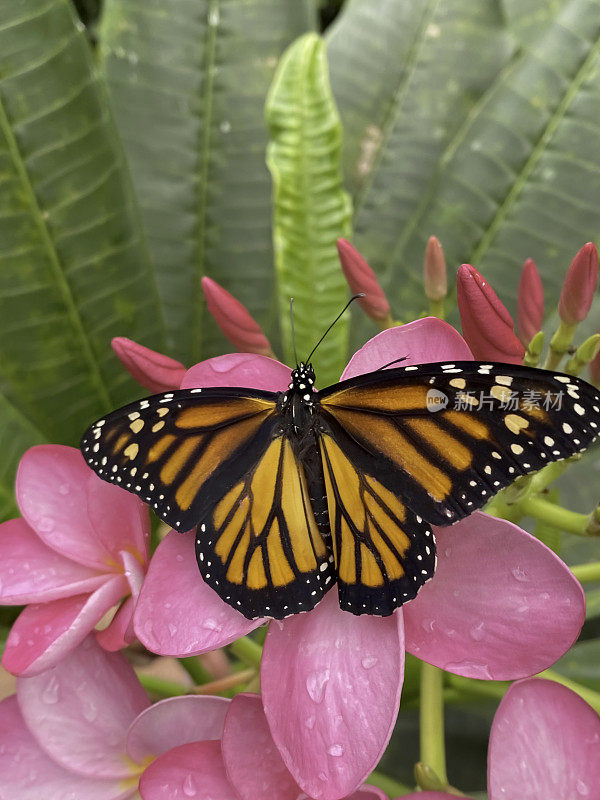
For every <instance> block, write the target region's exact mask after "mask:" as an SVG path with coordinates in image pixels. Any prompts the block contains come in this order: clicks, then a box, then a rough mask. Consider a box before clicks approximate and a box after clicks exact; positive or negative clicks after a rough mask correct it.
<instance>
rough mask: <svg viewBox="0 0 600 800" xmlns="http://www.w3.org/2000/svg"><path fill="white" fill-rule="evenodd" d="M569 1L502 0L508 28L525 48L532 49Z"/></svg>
mask: <svg viewBox="0 0 600 800" xmlns="http://www.w3.org/2000/svg"><path fill="white" fill-rule="evenodd" d="M567 2H568V0H502V7H503V9H504V14H505V18H506V25H507V27H508V28H509V29H510V30H511V31H512V32H513V33H514V34H515V36H516V37H517V39H518V40H519V42H520V43H521V44H522V46H523V47H531V46H532V45H533V44H534V43H535V42H536V41H537V39H539V38H540V37H541V36H543V35H544V34H545V33H546V31H547V30H548V27H549V26H550V25H551V24H552V23H553V22H554V21H555V20H556V17H557V16H558V15H559V14H560V13H561V12H562V10H563V8H564V7H565V6H566V5H567Z"/></svg>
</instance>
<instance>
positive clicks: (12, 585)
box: [0, 519, 106, 605]
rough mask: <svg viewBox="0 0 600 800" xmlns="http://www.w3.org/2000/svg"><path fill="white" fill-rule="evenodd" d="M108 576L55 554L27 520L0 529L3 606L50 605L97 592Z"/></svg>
mask: <svg viewBox="0 0 600 800" xmlns="http://www.w3.org/2000/svg"><path fill="white" fill-rule="evenodd" d="M105 581H106V575H105V574H103V573H99V572H97V571H96V570H93V569H90V568H89V567H84V566H83V565H81V564H76V563H75V562H74V561H71V560H70V559H67V558H65V557H64V556H61V555H59V554H58V553H57V552H56V551H54V550H51V549H50V548H49V547H47V545H45V544H44V542H42V541H41V539H39V538H38V536H37V535H36V534H35V533H34V532H33V530H32V529H31V528H30V527H29V525H28V524H27V523H26V522H25V520H24V519H11V520H9V521H8V522H4V523H2V525H0V603H3V604H8V605H24V604H25V603H47V602H48V601H49V600H58V599H59V598H61V597H70V596H71V595H75V594H83V593H84V592H93V591H94V589H97V588H98V587H99V586H101V585H102V584H103V583H104V582H105Z"/></svg>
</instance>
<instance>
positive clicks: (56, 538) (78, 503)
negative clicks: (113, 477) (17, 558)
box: [16, 444, 112, 572]
mask: <svg viewBox="0 0 600 800" xmlns="http://www.w3.org/2000/svg"><path fill="white" fill-rule="evenodd" d="M90 476H93V479H94V480H96V481H97V482H98V483H99V484H102V485H103V486H105V487H106V489H110V488H112V487H111V486H110V485H109V484H107V483H104V482H103V481H101V480H100V478H97V477H96V476H95V475H94V474H93V473H92V471H91V470H90V468H89V467H88V466H87V464H86V463H85V461H84V460H83V456H82V455H81V453H80V452H79V450H76V449H75V448H74V447H63V446H62V445H57V444H41V445H38V446H36V447H31V448H30V449H29V450H28V451H27V452H26V453H25V455H24V456H23V458H22V459H21V463H20V464H19V470H18V472H17V482H16V494H17V502H18V504H19V508H20V509H21V513H22V514H23V517H24V518H25V520H26V521H27V522H28V523H29V525H30V526H31V527H32V528H33V530H34V531H35V532H36V533H37V535H38V536H39V537H40V539H41V540H42V541H43V542H45V543H46V544H47V545H48V547H51V548H52V549H53V550H55V551H56V552H58V553H61V554H62V555H64V556H66V557H67V558H70V559H72V560H73V561H76V562H77V563H78V564H85V565H86V566H88V567H93V568H95V569H100V570H103V571H104V572H106V571H107V569H108V568H109V564H110V563H111V557H110V553H109V551H108V550H107V549H106V547H105V546H104V545H103V543H102V542H101V541H100V539H99V538H98V536H97V535H96V531H95V530H94V527H93V525H92V524H91V522H90V520H89V519H88V515H87V485H88V480H89V479H90ZM111 496H112V495H111Z"/></svg>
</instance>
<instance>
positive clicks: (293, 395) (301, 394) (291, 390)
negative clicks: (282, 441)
mask: <svg viewBox="0 0 600 800" xmlns="http://www.w3.org/2000/svg"><path fill="white" fill-rule="evenodd" d="M277 405H278V410H279V411H280V412H281V413H282V414H283V415H284V417H285V418H286V421H289V424H290V428H291V430H290V432H291V433H292V434H293V435H294V436H293V438H295V437H299V438H302V437H303V435H304V434H305V433H306V432H308V431H309V430H310V429H311V428H312V424H311V423H312V420H311V416H312V413H313V410H314V408H315V406H316V394H315V372H314V370H313V368H312V364H304V362H300V364H299V365H298V366H297V367H296V369H294V370H292V375H291V380H290V383H289V386H288V389H287V391H286V392H283V393H282V394H280V396H279V398H278V404H277Z"/></svg>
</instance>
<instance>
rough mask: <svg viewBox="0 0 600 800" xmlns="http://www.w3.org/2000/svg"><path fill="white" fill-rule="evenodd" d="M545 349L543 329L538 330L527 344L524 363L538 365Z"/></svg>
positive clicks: (527, 365) (532, 365)
mask: <svg viewBox="0 0 600 800" xmlns="http://www.w3.org/2000/svg"><path fill="white" fill-rule="evenodd" d="M543 349H544V333H543V331H538V332H537V333H536V335H535V336H534V337H533V339H532V340H531V341H530V342H529V344H528V345H527V349H526V351H525V356H524V358H523V364H524V365H525V366H526V367H537V365H538V364H539V363H540V358H541V356H542V350H543Z"/></svg>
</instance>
